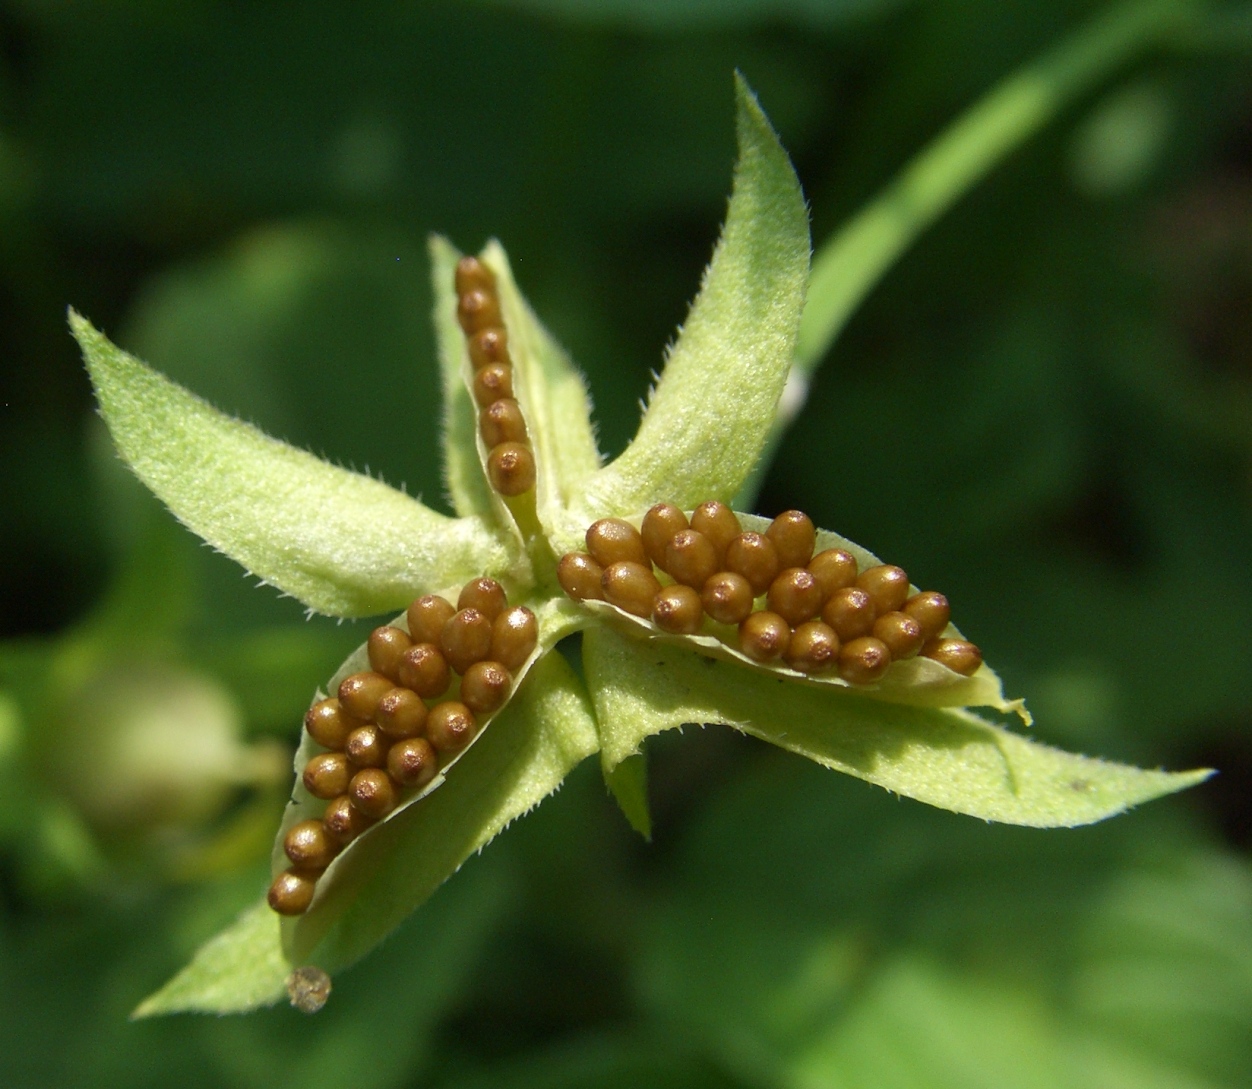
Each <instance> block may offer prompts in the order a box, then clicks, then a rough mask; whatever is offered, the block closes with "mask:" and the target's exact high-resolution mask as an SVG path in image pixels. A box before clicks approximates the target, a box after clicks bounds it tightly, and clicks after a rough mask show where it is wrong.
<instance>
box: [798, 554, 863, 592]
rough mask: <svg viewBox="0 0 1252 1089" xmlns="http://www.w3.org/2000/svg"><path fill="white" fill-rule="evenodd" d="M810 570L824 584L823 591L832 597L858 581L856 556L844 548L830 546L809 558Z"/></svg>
mask: <svg viewBox="0 0 1252 1089" xmlns="http://www.w3.org/2000/svg"><path fill="white" fill-rule="evenodd" d="M809 570H810V571H812V572H813V574H814V575H816V576H817V581H818V582H820V583H821V584H822V593H824V594H825V595H826V596H827V597H830V595H831V594H833V593H834V592H835V591H836V590H842V589H844V587H847V586H851V585H852V584H853V583H854V582H856V557H855V556H853V555H852V553H851V552H845V551H844V550H843V549H842V548H828V549H826V551H824V552H819V553H818V554H817V555H816V556H814V557H813V558H812V559H811V560H809Z"/></svg>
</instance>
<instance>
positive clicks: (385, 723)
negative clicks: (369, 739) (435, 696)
mask: <svg viewBox="0 0 1252 1089" xmlns="http://www.w3.org/2000/svg"><path fill="white" fill-rule="evenodd" d="M374 721H375V722H376V723H377V724H378V728H379V729H380V730H381V731H382V732H383V733H384V734H386V735H387V737H389V738H390V739H391V740H392V741H396V740H399V739H400V738H402V737H416V736H417V735H418V734H420V733H421V732H422V727H423V726H425V725H426V704H424V703H423V702H422V698H421V696H419V695H418V694H417V693H416V692H412V691H410V690H409V689H408V688H393V689H392V690H391V691H390V692H388V693H387V694H386V695H385V696H383V698H382V699H380V700H379V701H378V710H377V711H375V712H374Z"/></svg>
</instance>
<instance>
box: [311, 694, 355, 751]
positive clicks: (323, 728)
mask: <svg viewBox="0 0 1252 1089" xmlns="http://www.w3.org/2000/svg"><path fill="white" fill-rule="evenodd" d="M359 725H360V723H358V722H355V721H353V720H352V719H351V718H349V717H348V716H347V715H345V714H344V713H343V711H342V710H341V708H340V707H339V701H338V700H337V699H335V698H334V697H333V696H332V697H331V698H330V699H328V700H322V701H321V702H320V703H315V704H313V706H312V707H310V708H309V709H308V710H307V711H306V712H305V713H304V728H305V729H306V730H308V731H309V737H311V738H312V739H313V740H314V741H316V742H317V743H318V744H319V745H321V746H322V747H323V748H327V749H342V748H343V743H344V742H345V741H347V740H348V734H350V733H351V732H352V731H353V730H354V729H356V727H357V726H359Z"/></svg>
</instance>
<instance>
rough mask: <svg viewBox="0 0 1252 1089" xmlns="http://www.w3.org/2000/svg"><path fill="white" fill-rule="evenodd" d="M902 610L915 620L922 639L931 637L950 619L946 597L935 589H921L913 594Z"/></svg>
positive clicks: (949, 609)
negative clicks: (920, 630)
mask: <svg viewBox="0 0 1252 1089" xmlns="http://www.w3.org/2000/svg"><path fill="white" fill-rule="evenodd" d="M904 611H905V612H906V613H908V614H909V616H911V617H912V618H913V619H914V620H916V621H917V623H918V625H919V626H920V627H921V629H922V638H923V639H924V640H928V639H933V638H934V637H935V636H936V635H938V634H939V633H940V632H941V631H943V629H944V628H946V627H947V626H948V621H949V620H951V619H952V608H951V606H950V605H949V604H948V599H947V598H946V597H944V596H943V594H941V593H938V592H937V591H935V590H923V591H921V593H917V594H914V595H913V596H912V597H911V598H909V599H908V601H906V602H905V603H904Z"/></svg>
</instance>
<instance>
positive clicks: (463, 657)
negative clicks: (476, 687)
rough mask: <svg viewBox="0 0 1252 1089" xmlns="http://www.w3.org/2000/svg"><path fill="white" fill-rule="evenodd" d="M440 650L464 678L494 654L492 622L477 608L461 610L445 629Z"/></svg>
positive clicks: (440, 640) (440, 641)
mask: <svg viewBox="0 0 1252 1089" xmlns="http://www.w3.org/2000/svg"><path fill="white" fill-rule="evenodd" d="M439 649H440V650H441V651H443V656H444V657H445V658H446V659H447V660H448V665H450V666H451V667H452V668H453V669H454V670H455V671H456V672H457V673H460V674H461V675H462V676H464V675H465V671H466V670H467V669H469V667H470V666H472V665H473V664H474V663H475V662H481V661H482V660H483V659H484V658H486V657H487V655H488V654H490V653H491V621H490V620H489V619H488V618H487V616H486V615H485V614H483V613H480V612H479V611H478V610H477V609H459V610H458V611H457V612H456V613H455V614H454V615H453V616H452V618H451V619H450V620H449V621H448V622H447V623H446V624H445V625H444V626H443V634H442V635H441V636H440V637H439Z"/></svg>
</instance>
